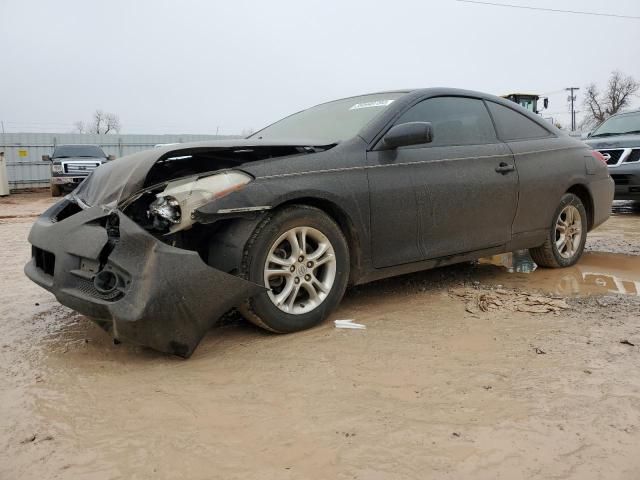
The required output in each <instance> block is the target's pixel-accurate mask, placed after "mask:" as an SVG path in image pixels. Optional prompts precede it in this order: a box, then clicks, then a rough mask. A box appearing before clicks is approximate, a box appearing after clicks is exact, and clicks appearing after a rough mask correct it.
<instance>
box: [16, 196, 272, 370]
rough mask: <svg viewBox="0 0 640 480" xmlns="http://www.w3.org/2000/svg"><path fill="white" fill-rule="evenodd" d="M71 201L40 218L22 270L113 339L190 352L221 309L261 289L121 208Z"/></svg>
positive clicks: (35, 225)
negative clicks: (157, 234)
mask: <svg viewBox="0 0 640 480" xmlns="http://www.w3.org/2000/svg"><path fill="white" fill-rule="evenodd" d="M70 209H71V211H73V212H75V210H77V209H78V208H77V207H76V206H75V205H74V204H72V202H71V201H70V200H69V199H64V200H63V201H61V202H59V203H57V204H55V205H54V206H52V207H51V208H50V209H49V210H47V211H46V212H45V213H44V214H43V215H42V216H41V217H40V218H38V220H37V221H36V222H35V224H34V225H33V227H32V229H31V232H30V234H29V242H30V243H31V244H32V246H33V247H32V251H33V255H32V258H31V260H30V261H29V263H27V265H26V266H25V274H26V275H27V276H28V277H29V278H30V279H31V280H33V281H34V282H35V283H37V284H38V285H40V286H42V287H43V288H45V289H47V290H49V291H50V292H52V293H53V294H54V295H55V296H56V298H57V299H58V301H59V302H60V303H62V304H63V305H66V306H67V307H70V308H72V309H74V310H76V311H78V312H80V313H82V314H83V315H86V316H88V317H90V318H92V319H93V320H95V321H96V323H98V325H100V326H101V327H102V328H103V329H105V330H107V331H109V332H110V333H111V334H112V335H113V337H114V338H116V339H119V340H124V341H128V342H132V343H136V344H139V345H145V346H148V347H151V348H153V349H155V350H159V351H162V352H167V353H171V354H175V355H179V356H182V357H189V356H190V355H191V354H192V353H193V351H194V350H195V348H196V347H197V345H198V343H199V342H200V340H201V339H202V337H203V336H204V334H205V333H206V331H207V330H208V329H209V328H211V326H212V325H213V323H215V321H216V320H217V319H218V318H219V317H220V316H221V315H223V314H224V313H225V312H227V311H228V310H230V309H231V308H233V307H236V306H238V305H239V304H240V303H241V302H243V301H244V300H245V299H247V298H250V297H252V296H254V295H257V294H259V293H261V292H263V291H264V287H262V286H260V285H257V284H254V283H252V282H249V281H247V280H244V279H242V278H240V277H236V276H234V275H231V274H228V273H225V272H222V271H220V270H216V269H214V268H212V267H210V266H208V265H207V264H205V263H204V262H203V261H202V259H201V258H200V256H199V255H198V254H197V253H196V252H193V251H189V250H183V249H179V248H175V247H172V246H169V245H167V244H165V243H162V242H161V241H159V240H157V239H156V238H154V237H153V236H151V235H149V234H148V233H147V232H146V231H144V230H143V229H142V228H140V227H139V226H138V225H137V224H135V223H134V222H133V221H132V220H130V219H129V218H128V217H127V216H125V215H124V214H123V213H122V212H120V211H119V210H108V209H105V208H103V207H99V206H96V207H92V208H89V209H86V210H82V211H79V212H77V213H73V214H72V215H70V216H68V215H69V212H70ZM96 276H97V277H98V279H99V280H100V281H96Z"/></svg>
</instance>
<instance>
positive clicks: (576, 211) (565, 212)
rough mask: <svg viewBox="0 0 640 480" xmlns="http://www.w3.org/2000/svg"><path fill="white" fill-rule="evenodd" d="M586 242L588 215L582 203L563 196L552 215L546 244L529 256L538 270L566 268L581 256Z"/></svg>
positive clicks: (572, 197)
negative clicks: (538, 266)
mask: <svg viewBox="0 0 640 480" xmlns="http://www.w3.org/2000/svg"><path fill="white" fill-rule="evenodd" d="M586 240H587V212H586V210H585V208H584V205H583V204H582V200H580V198H578V197H577V196H576V195H574V194H573V193H566V194H565V195H563V197H562V199H561V200H560V205H558V208H557V209H556V211H555V214H554V216H553V223H552V224H551V228H550V229H549V234H548V236H547V240H546V241H545V243H544V244H543V245H541V246H539V247H536V248H531V249H529V253H530V254H531V258H533V261H534V262H536V263H537V264H538V265H540V266H541V267H548V268H560V267H569V266H571V265H573V264H574V263H576V262H577V261H578V260H579V259H580V257H581V256H582V253H583V251H584V244H585V242H586Z"/></svg>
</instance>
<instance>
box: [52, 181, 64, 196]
mask: <svg viewBox="0 0 640 480" xmlns="http://www.w3.org/2000/svg"><path fill="white" fill-rule="evenodd" d="M61 195H62V187H61V186H60V185H56V184H55V183H52V184H51V196H52V197H59V196H61Z"/></svg>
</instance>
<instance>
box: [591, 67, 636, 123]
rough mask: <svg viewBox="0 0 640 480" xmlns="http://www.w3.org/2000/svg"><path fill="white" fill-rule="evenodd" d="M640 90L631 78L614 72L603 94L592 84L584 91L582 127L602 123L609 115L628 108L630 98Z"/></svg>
mask: <svg viewBox="0 0 640 480" xmlns="http://www.w3.org/2000/svg"><path fill="white" fill-rule="evenodd" d="M638 89H640V83H638V82H637V81H636V79H634V78H633V77H631V76H625V75H624V74H622V73H621V72H618V71H615V72H612V73H611V77H609V83H608V84H607V88H606V90H605V91H604V92H602V93H600V91H599V90H598V87H597V86H596V85H595V84H594V83H592V84H591V85H589V86H588V87H587V89H586V94H585V98H584V102H583V103H584V107H585V109H586V115H585V118H584V120H583V121H582V126H583V127H587V128H590V127H593V126H595V125H598V124H600V123H602V122H604V121H605V120H606V119H607V118H609V117H610V116H611V115H614V114H616V113H618V112H619V111H621V110H623V109H624V108H625V107H627V106H629V104H630V102H631V98H632V97H633V96H634V95H635V93H636V92H637V91H638Z"/></svg>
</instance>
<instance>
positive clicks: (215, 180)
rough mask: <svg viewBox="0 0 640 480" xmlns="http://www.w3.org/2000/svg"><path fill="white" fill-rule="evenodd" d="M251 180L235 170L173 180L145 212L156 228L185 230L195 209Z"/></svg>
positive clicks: (191, 223) (251, 178)
mask: <svg viewBox="0 0 640 480" xmlns="http://www.w3.org/2000/svg"><path fill="white" fill-rule="evenodd" d="M251 180H253V177H251V176H250V175H248V174H246V173H244V172H240V171H236V170H230V171H227V172H222V173H216V174H213V175H208V176H206V177H202V176H200V177H186V178H181V179H178V180H174V181H172V182H169V183H167V184H166V186H165V188H164V190H163V191H162V192H160V193H158V194H156V199H155V200H154V201H153V202H151V204H150V205H149V209H148V211H147V215H148V217H149V218H150V219H152V220H153V225H154V228H156V229H158V230H165V231H167V230H168V233H175V232H178V231H180V230H185V229H187V228H189V227H191V225H193V218H192V213H193V211H194V210H195V209H197V208H199V207H201V206H203V205H205V204H207V203H209V202H211V201H212V200H215V199H216V198H221V197H224V196H225V195H228V194H229V193H231V192H234V191H236V190H240V189H241V188H243V187H244V186H245V185H246V184H247V183H249V182H250V181H251Z"/></svg>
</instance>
